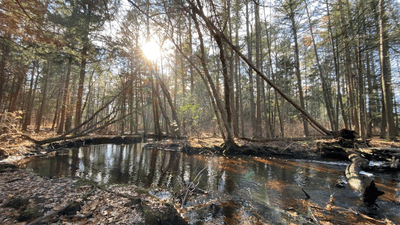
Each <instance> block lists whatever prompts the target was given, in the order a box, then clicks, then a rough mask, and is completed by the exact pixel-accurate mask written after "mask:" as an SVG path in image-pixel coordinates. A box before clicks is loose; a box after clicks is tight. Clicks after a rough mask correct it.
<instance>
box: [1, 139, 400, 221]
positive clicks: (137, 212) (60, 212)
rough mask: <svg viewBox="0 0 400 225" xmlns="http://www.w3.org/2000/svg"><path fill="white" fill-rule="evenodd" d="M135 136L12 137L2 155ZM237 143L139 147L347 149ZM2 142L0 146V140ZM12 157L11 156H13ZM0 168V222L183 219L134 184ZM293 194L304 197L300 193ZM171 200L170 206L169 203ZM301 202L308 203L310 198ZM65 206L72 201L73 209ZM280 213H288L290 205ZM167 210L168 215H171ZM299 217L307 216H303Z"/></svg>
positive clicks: (287, 154)
mask: <svg viewBox="0 0 400 225" xmlns="http://www.w3.org/2000/svg"><path fill="white" fill-rule="evenodd" d="M136 138H137V137H135V138H133V137H132V136H130V137H129V136H126V137H125V136H123V137H121V136H89V137H84V138H77V139H74V140H69V141H66V142H56V143H52V144H47V145H45V146H40V147H38V146H35V145H32V143H29V142H28V144H30V145H27V146H25V147H24V146H15V145H17V144H18V142H17V141H15V142H14V143H13V144H14V146H12V145H10V146H9V149H10V151H14V149H15V148H17V149H24V148H26V152H27V153H24V152H22V151H21V152H19V154H17V155H13V154H11V153H10V154H9V157H7V159H6V160H5V161H10V162H11V161H12V162H13V163H14V164H18V162H21V161H18V160H16V159H17V158H18V157H17V156H18V155H19V158H23V157H28V158H29V156H32V155H36V156H44V155H45V154H48V153H49V152H54V151H57V150H59V149H66V148H69V147H80V146H85V145H90V144H100V143H114V144H128V143H131V142H135V141H140V140H139V139H136ZM20 139H21V140H22V142H20V144H22V143H26V142H25V141H26V140H23V137H21V138H20ZM17 140H18V139H17ZM342 142H343V140H342ZM236 143H237V144H238V146H239V147H238V148H237V151H236V152H233V154H226V152H224V149H223V147H222V146H223V140H222V139H220V138H212V137H205V138H188V139H185V140H182V139H181V140H171V139H166V140H162V141H153V140H149V141H148V142H147V144H146V145H144V148H149V149H155V148H156V149H162V150H165V151H182V152H185V153H187V154H203V155H206V156H209V155H225V156H228V158H231V157H236V156H245V155H253V156H260V158H262V157H276V158H290V159H321V158H334V157H337V158H340V157H343V159H346V160H348V159H347V154H346V153H345V152H343V149H345V148H344V147H343V146H341V144H346V143H341V142H340V140H338V139H331V140H305V141H290V140H287V141H275V142H264V143H260V142H249V141H246V140H239V139H237V140H236ZM347 144H349V143H347ZM1 146H2V148H3V145H1ZM368 146H369V147H376V148H378V147H385V148H399V147H400V146H399V143H398V142H387V141H383V140H379V139H372V140H369V142H368V143H367V142H360V141H358V142H356V147H357V148H360V147H361V148H362V147H368ZM3 149H4V148H3ZM223 158H225V157H223ZM11 159H14V161H13V160H11ZM231 159H232V158H231ZM3 162H4V160H3ZM0 172H1V173H0V184H1V186H2V189H1V190H0V193H2V194H1V195H0V204H1V205H0V215H5V216H4V217H1V218H0V221H2V223H3V221H4V223H5V224H14V223H21V224H28V222H34V221H35V220H38V221H39V222H40V221H41V222H45V223H54V222H59V223H64V224H68V223H75V224H97V223H98V222H100V223H101V222H102V223H130V222H129V221H133V223H139V224H140V223H142V224H149V223H150V224H151V223H153V222H149V221H158V220H160V219H161V220H162V221H163V224H168V223H169V222H168V221H173V223H170V224H176V223H179V222H182V224H184V223H185V222H184V221H183V220H182V219H181V217H180V216H179V214H178V213H177V211H178V210H179V204H178V205H177V206H176V203H174V202H163V201H162V200H160V199H157V198H154V197H152V196H150V195H149V194H148V193H149V190H140V189H138V188H137V187H136V186H134V185H127V186H114V185H111V186H98V185H97V184H94V183H91V182H88V181H83V180H78V179H72V178H67V177H57V178H55V177H53V178H47V177H39V176H37V175H35V174H33V173H31V172H29V171H26V170H20V169H18V168H17V167H15V166H12V165H9V166H8V168H3V169H1V170H0ZM99 199H101V200H99ZM297 200H298V201H303V200H302V199H297ZM169 201H171V200H169ZM174 204H175V208H174V207H173V206H172V205H174ZM215 204H217V203H215ZM305 204H307V205H308V204H310V203H305ZM217 205H218V204H217ZM78 206H79V207H78ZM210 206H212V204H211V205H210ZM70 207H73V209H71V208H70ZM74 207H75V208H74ZM309 207H311V206H309ZM313 207H314V206H313ZM320 208H321V207H320ZM322 208H323V207H322ZM338 210H339V211H340V210H342V213H345V211H344V210H343V209H338ZM328 211H329V210H328ZM328 211H327V212H324V213H323V215H326V214H327V213H328ZM158 212H159V213H158ZM285 213H287V214H288V215H290V210H289V211H287V212H285ZM47 215H50V216H47ZM169 215H172V218H171V217H169ZM294 218H297V217H294ZM319 218H320V217H319ZM300 219H302V220H306V219H307V218H300ZM329 219H332V218H328V219H327V220H328V221H329ZM154 223H157V222H154Z"/></svg>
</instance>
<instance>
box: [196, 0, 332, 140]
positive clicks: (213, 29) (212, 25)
mask: <svg viewBox="0 0 400 225" xmlns="http://www.w3.org/2000/svg"><path fill="white" fill-rule="evenodd" d="M189 4H190V5H191V6H192V9H193V10H194V12H195V13H196V14H198V15H199V16H200V17H201V18H202V19H203V20H204V22H205V23H206V24H207V26H208V28H209V29H210V31H211V32H213V33H214V32H215V33H216V34H218V36H219V37H220V38H221V39H222V40H223V41H224V42H225V43H226V44H227V45H228V46H229V47H230V48H232V49H233V50H234V51H235V52H236V53H237V54H238V55H239V56H240V58H242V59H243V61H245V62H246V63H247V65H249V67H251V68H252V69H253V70H254V71H255V72H256V73H257V75H258V76H260V77H261V78H262V79H264V81H266V82H267V83H268V84H269V85H270V86H271V87H272V88H274V90H276V91H277V92H278V93H279V94H280V95H281V96H282V97H283V98H284V99H286V101H288V102H289V103H290V104H291V105H293V106H294V107H295V108H296V109H297V110H298V111H299V112H300V113H302V115H303V116H304V118H306V119H307V120H309V121H310V122H311V123H313V124H314V125H315V126H316V127H317V128H318V129H320V130H321V131H322V132H324V133H325V134H327V135H331V131H329V130H327V129H326V128H325V127H323V126H322V125H321V124H319V123H318V122H317V121H316V120H315V119H314V118H312V117H311V116H310V114H309V113H308V112H307V111H305V110H304V109H303V108H302V107H301V106H299V105H298V104H297V103H296V102H295V101H293V100H292V99H291V98H290V97H289V96H287V95H286V94H285V93H284V92H283V91H282V90H281V89H280V88H278V87H277V86H276V85H275V84H274V83H273V82H272V81H271V80H270V79H269V78H268V77H267V76H265V75H264V74H263V73H261V71H260V70H259V69H258V68H257V67H256V66H255V65H254V64H253V63H252V62H251V61H250V60H249V59H248V58H247V57H246V56H245V55H243V53H242V52H241V51H240V49H239V48H238V47H236V46H235V45H233V44H232V42H230V41H229V39H228V38H227V37H226V36H225V35H224V34H223V33H222V32H221V31H220V30H219V29H218V28H217V27H216V26H215V25H214V24H213V23H212V22H211V21H210V20H209V19H208V17H207V16H206V15H205V14H204V12H203V11H202V10H200V9H199V8H198V7H197V6H196V5H195V4H194V3H193V2H192V1H189Z"/></svg>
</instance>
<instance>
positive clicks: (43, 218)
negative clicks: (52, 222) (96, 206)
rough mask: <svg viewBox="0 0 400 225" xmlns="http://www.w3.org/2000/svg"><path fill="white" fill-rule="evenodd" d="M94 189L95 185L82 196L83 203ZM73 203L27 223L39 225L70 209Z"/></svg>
mask: <svg viewBox="0 0 400 225" xmlns="http://www.w3.org/2000/svg"><path fill="white" fill-rule="evenodd" d="M96 188H97V186H96V185H92V190H90V191H89V192H88V193H86V194H84V195H82V197H81V198H82V199H83V201H85V200H86V199H87V198H88V197H89V196H90V195H91V194H93V192H94V191H95V190H96ZM74 202H75V201H71V202H69V203H67V204H65V205H64V206H63V207H61V208H60V209H59V210H57V211H53V212H50V213H48V214H46V215H44V216H41V217H39V218H37V219H36V220H34V221H32V222H31V223H29V224H28V225H35V224H39V223H40V222H41V221H42V220H45V219H47V218H49V217H52V216H54V215H57V214H59V213H61V212H63V211H65V210H66V209H67V208H68V207H70V206H71V205H72V204H73V203H74Z"/></svg>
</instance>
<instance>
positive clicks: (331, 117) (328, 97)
mask: <svg viewBox="0 0 400 225" xmlns="http://www.w3.org/2000/svg"><path fill="white" fill-rule="evenodd" d="M304 2H305V4H306V12H307V18H308V24H309V28H310V34H311V40H312V44H313V47H314V54H315V60H316V61H317V67H318V74H319V77H320V78H321V83H322V91H323V96H324V100H325V107H326V111H327V114H328V118H329V122H330V124H331V129H332V130H335V127H337V125H335V124H336V123H337V121H335V116H334V109H333V104H332V98H331V96H332V94H331V90H330V88H329V86H330V85H329V84H328V82H327V81H326V79H325V76H324V74H323V72H322V67H321V63H320V61H319V55H318V50H317V45H316V44H315V38H314V32H313V27H312V23H311V17H310V13H309V11H308V3H307V0H306V1H304Z"/></svg>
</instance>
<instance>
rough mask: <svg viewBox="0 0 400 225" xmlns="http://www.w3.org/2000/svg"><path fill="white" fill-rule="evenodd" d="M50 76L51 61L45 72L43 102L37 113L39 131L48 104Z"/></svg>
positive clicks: (37, 128)
mask: <svg viewBox="0 0 400 225" xmlns="http://www.w3.org/2000/svg"><path fill="white" fill-rule="evenodd" d="M49 76H50V62H47V67H46V71H45V72H44V74H43V80H44V81H43V87H42V88H43V89H42V99H41V100H42V102H41V103H40V107H39V111H38V113H37V115H36V128H35V132H36V133H38V132H39V131H40V126H41V125H42V119H43V114H44V108H45V106H46V101H47V98H46V97H47V83H48V80H49Z"/></svg>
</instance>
